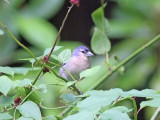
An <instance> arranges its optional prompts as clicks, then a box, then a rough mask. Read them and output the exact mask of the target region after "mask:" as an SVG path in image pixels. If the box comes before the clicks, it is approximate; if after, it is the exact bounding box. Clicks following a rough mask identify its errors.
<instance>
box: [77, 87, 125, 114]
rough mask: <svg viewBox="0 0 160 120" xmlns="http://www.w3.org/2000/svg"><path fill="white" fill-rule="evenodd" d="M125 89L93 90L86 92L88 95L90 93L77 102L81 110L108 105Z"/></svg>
mask: <svg viewBox="0 0 160 120" xmlns="http://www.w3.org/2000/svg"><path fill="white" fill-rule="evenodd" d="M122 93H123V91H122V90H121V89H111V90H107V91H102V90H92V91H88V92H87V93H85V95H86V96H88V95H90V96H89V97H87V98H86V99H84V100H83V101H81V102H79V103H78V104H77V107H78V108H79V110H80V111H82V110H93V109H97V108H101V107H106V106H108V105H110V104H111V103H112V102H113V101H115V100H116V99H117V98H118V97H119V96H120V95H121V94H122Z"/></svg>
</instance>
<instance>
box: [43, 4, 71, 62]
mask: <svg viewBox="0 0 160 120" xmlns="http://www.w3.org/2000/svg"><path fill="white" fill-rule="evenodd" d="M73 6H74V4H72V5H71V7H69V9H68V11H67V14H66V16H65V18H64V20H63V22H62V25H61V27H60V29H59V31H58V34H57V36H56V40H55V42H54V44H53V47H52V49H51V51H50V53H49V55H48V58H47V59H46V62H47V61H48V60H49V58H50V56H51V54H52V52H53V50H54V48H55V46H56V43H57V41H58V38H59V36H60V34H61V32H62V30H63V27H64V24H65V22H66V20H67V17H68V15H69V13H70V11H71V9H72V8H73Z"/></svg>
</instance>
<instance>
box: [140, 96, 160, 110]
mask: <svg viewBox="0 0 160 120" xmlns="http://www.w3.org/2000/svg"><path fill="white" fill-rule="evenodd" d="M147 106H149V107H159V106H160V98H154V99H152V100H148V101H142V102H141V103H140V108H144V107H147Z"/></svg>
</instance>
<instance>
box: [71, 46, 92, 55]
mask: <svg viewBox="0 0 160 120" xmlns="http://www.w3.org/2000/svg"><path fill="white" fill-rule="evenodd" d="M72 56H75V57H79V56H81V57H82V56H83V57H88V56H93V53H91V51H90V50H89V49H88V48H87V47H85V46H79V47H77V48H75V49H74V50H73V52H72Z"/></svg>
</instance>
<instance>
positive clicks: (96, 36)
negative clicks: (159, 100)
mask: <svg viewBox="0 0 160 120" xmlns="http://www.w3.org/2000/svg"><path fill="white" fill-rule="evenodd" d="M91 47H92V50H93V51H94V52H95V53H96V54H105V53H106V52H109V51H110V49H111V43H110V41H109V39H108V37H107V35H106V33H104V32H102V31H101V30H99V29H98V28H95V30H94V33H93V36H92V39H91Z"/></svg>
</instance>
